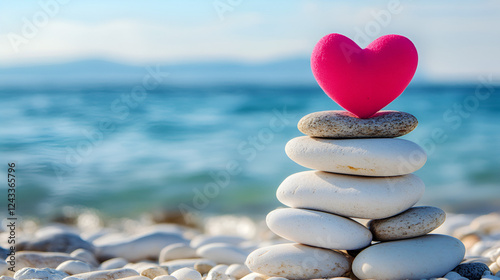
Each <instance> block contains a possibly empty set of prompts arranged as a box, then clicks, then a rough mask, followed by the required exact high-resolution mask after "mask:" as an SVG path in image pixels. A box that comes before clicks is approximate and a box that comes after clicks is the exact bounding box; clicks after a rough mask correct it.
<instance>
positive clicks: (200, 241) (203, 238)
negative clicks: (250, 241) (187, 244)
mask: <svg viewBox="0 0 500 280" xmlns="http://www.w3.org/2000/svg"><path fill="white" fill-rule="evenodd" d="M244 241H246V239H245V238H243V237H241V236H233V235H213V236H210V235H203V234H202V235H198V236H196V237H195V238H193V240H191V247H193V248H199V247H201V246H204V245H207V244H211V243H227V244H232V245H238V244H240V243H241V242H244Z"/></svg>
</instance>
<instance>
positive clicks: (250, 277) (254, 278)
mask: <svg viewBox="0 0 500 280" xmlns="http://www.w3.org/2000/svg"><path fill="white" fill-rule="evenodd" d="M266 279H269V276H267V275H263V274H260V273H257V272H252V273H250V274H247V275H245V277H243V278H241V280H266Z"/></svg>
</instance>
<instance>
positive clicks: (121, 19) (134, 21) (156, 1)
mask: <svg viewBox="0 0 500 280" xmlns="http://www.w3.org/2000/svg"><path fill="white" fill-rule="evenodd" d="M435 2H436V1H431V0H422V1H405V0H400V1H397V0H385V1H333V0H322V1H320V0H304V1H294V0H288V1H286V0H274V1H265V0H204V1H202V0H191V1H182V0H177V1H167V0H141V1H125V0H107V1H102V0H101V1H99V0H85V1H76V0H72V1H71V0H39V1H7V0H0V67H12V66H20V65H34V64H53V63H63V62H69V61H77V60H84V59H104V60H109V61H114V62H120V63H124V64H133V65H144V64H150V63H184V62H205V61H237V62H245V63H264V62H270V61H277V60H281V59H289V58H307V57H309V56H310V54H311V51H312V49H313V47H314V45H315V44H316V42H317V41H318V40H319V39H320V38H321V37H322V36H324V35H327V34H329V33H341V34H344V35H346V36H348V37H350V38H352V39H354V41H356V42H357V43H358V44H359V45H360V46H362V47H365V46H366V45H367V44H368V43H369V42H371V41H373V40H374V39H376V38H377V37H379V36H382V35H386V34H400V35H403V36H406V37H408V38H409V39H411V40H412V41H413V42H414V44H415V46H416V47H417V50H418V52H419V71H420V73H421V74H422V75H425V76H426V78H428V79H430V80H436V81H463V80H467V81H477V80H478V79H479V77H480V76H488V77H491V79H492V80H494V81H499V80H500V67H499V65H500V52H499V51H498V47H499V46H500V28H498V26H500V2H499V1H494V0H491V1H485V0H479V1H463V0H460V1H439V2H437V3H435Z"/></svg>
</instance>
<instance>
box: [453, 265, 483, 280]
mask: <svg viewBox="0 0 500 280" xmlns="http://www.w3.org/2000/svg"><path fill="white" fill-rule="evenodd" d="M453 271H455V272H456V273H458V274H460V275H461V276H463V277H465V278H469V279H470V280H480V279H481V278H482V276H483V273H484V272H485V271H490V269H489V268H488V266H487V265H485V264H484V263H464V264H460V265H458V266H457V267H455V268H454V269H453Z"/></svg>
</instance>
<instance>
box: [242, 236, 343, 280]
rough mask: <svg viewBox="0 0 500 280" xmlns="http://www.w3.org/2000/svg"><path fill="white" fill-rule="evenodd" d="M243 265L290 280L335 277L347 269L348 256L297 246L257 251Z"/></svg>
mask: <svg viewBox="0 0 500 280" xmlns="http://www.w3.org/2000/svg"><path fill="white" fill-rule="evenodd" d="M245 264H246V265H247V266H248V268H249V269H250V270H251V271H253V272H257V273H260V274H264V275H267V276H278V277H285V278H287V279H292V280H293V279H313V278H330V277H337V276H342V275H343V274H344V273H346V272H347V271H349V269H350V262H349V260H348V258H347V256H346V255H344V254H342V253H340V252H336V251H332V250H328V249H321V248H316V247H310V246H307V245H302V244H297V243H288V244H278V245H273V246H269V247H264V248H260V249H257V250H255V251H253V252H252V253H251V254H250V255H249V256H248V258H247V260H246V262H245Z"/></svg>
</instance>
